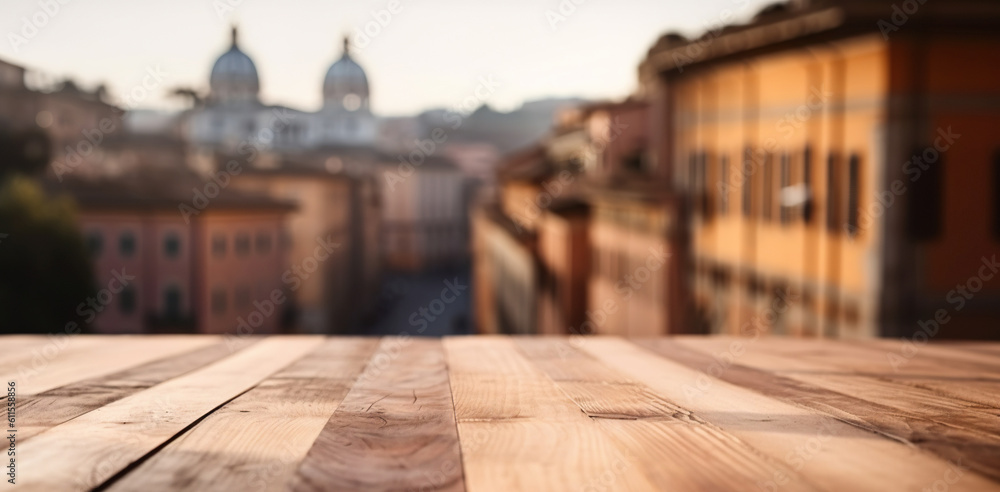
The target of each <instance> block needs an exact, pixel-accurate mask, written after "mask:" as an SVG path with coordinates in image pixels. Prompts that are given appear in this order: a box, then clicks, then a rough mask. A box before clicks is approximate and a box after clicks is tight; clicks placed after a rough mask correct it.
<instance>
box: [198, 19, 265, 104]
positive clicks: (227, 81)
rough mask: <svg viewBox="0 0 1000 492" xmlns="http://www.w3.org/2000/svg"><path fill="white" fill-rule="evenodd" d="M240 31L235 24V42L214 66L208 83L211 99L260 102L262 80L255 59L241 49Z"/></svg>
mask: <svg viewBox="0 0 1000 492" xmlns="http://www.w3.org/2000/svg"><path fill="white" fill-rule="evenodd" d="M237 35H238V32H237V30H236V27H235V26H233V35H232V36H233V37H232V40H233V43H232V45H231V46H230V47H229V51H227V52H225V53H223V54H222V56H220V57H219V59H218V60H216V61H215V65H213V66H212V75H211V76H209V79H208V84H209V87H210V88H211V93H210V94H209V99H210V100H211V101H212V102H217V103H224V104H240V103H243V104H247V103H251V104H252V103H259V101H258V99H257V96H258V94H259V93H260V80H259V79H258V77H257V66H256V65H254V63H253V60H251V59H250V57H249V56H248V55H247V54H246V53H244V52H243V51H241V50H240V47H239V44H238V43H237V41H238V36H237Z"/></svg>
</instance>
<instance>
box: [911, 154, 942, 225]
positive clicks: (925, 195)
mask: <svg viewBox="0 0 1000 492" xmlns="http://www.w3.org/2000/svg"><path fill="white" fill-rule="evenodd" d="M922 152H923V150H922V149H920V150H917V151H916V152H915V153H914V155H920V153H922ZM925 164H926V165H927V166H928V167H927V169H925V170H923V171H922V172H921V173H920V176H919V177H917V180H916V181H912V182H910V191H909V193H908V195H909V196H910V201H909V211H908V213H907V220H906V222H907V229H908V231H907V232H908V233H909V234H908V235H909V236H910V239H912V240H914V241H927V240H930V239H934V238H936V237H937V236H938V235H940V234H941V215H942V214H941V212H942V207H943V205H944V202H943V200H942V198H943V196H942V194H943V193H942V188H943V185H944V183H943V180H944V173H943V172H942V171H943V169H942V168H943V166H944V161H943V156H939V158H938V160H937V162H932V163H931V162H928V163H925Z"/></svg>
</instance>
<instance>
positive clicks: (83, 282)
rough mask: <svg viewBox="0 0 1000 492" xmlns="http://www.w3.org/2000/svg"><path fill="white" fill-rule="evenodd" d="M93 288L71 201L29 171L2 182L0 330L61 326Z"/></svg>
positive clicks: (74, 317) (32, 330)
mask: <svg viewBox="0 0 1000 492" xmlns="http://www.w3.org/2000/svg"><path fill="white" fill-rule="evenodd" d="M93 292H94V278H93V273H92V271H91V265H90V261H89V257H88V253H87V248H86V246H85V244H84V241H83V238H82V236H81V234H80V232H79V230H78V227H77V221H76V216H75V211H74V207H73V204H72V202H71V201H70V200H68V199H65V198H61V199H52V198H50V197H48V196H46V194H45V193H44V192H43V190H42V189H41V188H40V187H39V185H38V184H37V183H36V182H35V181H33V180H32V179H30V178H27V177H23V176H17V175H13V176H9V177H7V178H6V179H5V180H3V181H2V182H0V332H5V333H49V332H52V333H57V332H64V331H65V329H66V327H67V324H68V323H71V322H75V323H81V320H80V319H79V318H80V316H79V315H78V314H77V313H76V310H77V306H78V305H80V304H81V303H83V302H85V301H86V300H87V297H88V296H91V295H92V294H93Z"/></svg>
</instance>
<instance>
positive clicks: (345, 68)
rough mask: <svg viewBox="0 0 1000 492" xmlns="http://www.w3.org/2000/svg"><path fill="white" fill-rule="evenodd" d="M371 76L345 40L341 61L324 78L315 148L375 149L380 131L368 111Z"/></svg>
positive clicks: (314, 132) (314, 135)
mask: <svg viewBox="0 0 1000 492" xmlns="http://www.w3.org/2000/svg"><path fill="white" fill-rule="evenodd" d="M369 96H370V93H369V90H368V76H367V75H366V74H365V70H364V69H363V68H361V65H358V62H356V61H354V59H353V58H352V57H351V46H350V41H348V39H347V37H346V36H345V37H344V51H343V53H342V54H341V56H340V59H339V60H337V61H336V62H334V63H333V65H330V69H329V70H327V71H326V77H324V78H323V108H322V109H321V110H320V111H319V112H318V113H316V114H315V115H314V116H313V125H314V126H313V132H312V136H313V138H314V140H313V142H312V143H313V144H314V145H319V146H324V145H348V146H351V145H374V143H375V137H376V134H377V131H378V128H377V124H376V120H375V117H374V116H373V115H372V112H371V110H370V109H369Z"/></svg>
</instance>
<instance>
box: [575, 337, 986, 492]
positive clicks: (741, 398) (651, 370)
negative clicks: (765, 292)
mask: <svg viewBox="0 0 1000 492" xmlns="http://www.w3.org/2000/svg"><path fill="white" fill-rule="evenodd" d="M638 343H639V344H640V345H642V347H640V346H637V345H636V344H633V343H630V342H626V341H624V340H620V339H593V340H589V341H588V343H587V344H585V345H584V346H582V347H581V348H582V350H584V351H585V352H587V353H589V354H591V355H593V356H594V357H595V358H596V359H598V360H600V361H602V362H604V363H605V364H607V365H608V366H609V367H612V368H615V369H617V370H619V371H620V372H622V373H624V374H626V375H627V376H629V377H633V378H634V379H636V380H638V381H641V382H643V383H644V384H647V385H648V386H649V387H650V388H652V389H654V390H655V391H657V393H658V394H660V395H663V396H664V397H666V398H670V399H672V400H674V401H677V402H678V403H679V404H681V405H684V406H685V407H686V408H689V409H690V410H691V411H692V412H694V413H695V414H696V415H698V416H700V417H701V418H702V419H704V420H705V421H707V422H709V423H711V424H713V425H715V426H717V427H719V428H721V429H722V430H723V431H725V432H727V433H729V434H731V435H733V436H735V437H737V438H739V439H740V440H742V441H743V442H746V443H747V444H748V445H750V446H752V447H753V448H755V449H757V450H759V451H760V452H761V453H763V454H766V455H768V456H769V457H770V458H772V459H777V460H780V461H781V462H782V463H783V464H784V465H786V466H789V467H791V468H792V469H793V470H794V471H796V472H797V473H798V474H799V475H800V476H802V477H804V478H805V479H806V480H808V481H809V482H810V483H812V484H815V485H816V486H819V487H822V488H823V489H825V490H832V491H837V490H871V491H879V490H914V491H919V490H923V489H925V488H927V487H933V486H934V484H935V483H936V482H937V481H938V480H943V479H944V478H945V477H948V476H952V475H954V474H955V466H956V464H953V463H949V462H947V461H945V460H943V459H940V458H938V457H936V456H933V455H931V454H930V453H926V452H924V451H920V450H919V449H917V448H915V447H913V446H907V445H905V444H903V443H900V442H899V441H895V440H892V439H888V438H886V437H884V436H881V435H878V434H874V433H872V432H869V431H865V430H863V429H859V428H858V427H856V426H853V425H850V424H847V423H845V422H843V421H841V420H840V419H839V418H838V417H836V416H832V415H829V414H826V413H824V412H819V411H816V410H813V409H810V408H804V407H801V406H799V405H795V404H792V403H787V402H785V401H782V400H780V399H779V398H774V397H772V396H768V395H766V394H764V393H762V392H761V391H762V390H763V389H764V388H761V387H759V386H758V385H757V382H758V379H759V378H760V376H761V374H760V373H759V372H758V373H748V372H743V371H740V370H738V369H737V370H734V367H735V366H733V365H727V364H725V363H723V364H720V363H719V361H718V359H716V358H713V357H705V356H704V355H703V354H699V353H691V352H690V351H684V350H680V351H675V350H671V349H670V348H671V347H670V344H671V343H675V342H669V341H665V340H659V339H658V340H647V341H639V342H638ZM957 465H958V466H959V467H960V466H961V464H957ZM760 485H761V487H762V488H764V489H766V490H771V489H780V490H789V489H790V490H794V489H795V488H797V487H799V483H797V482H794V481H792V480H791V479H790V478H789V477H788V476H786V475H784V474H783V473H781V472H780V471H779V470H775V473H773V474H772V478H771V480H769V481H767V482H765V483H763V484H760ZM948 486H949V490H952V491H955V490H1000V485H998V484H997V483H996V482H993V481H991V480H989V479H988V478H986V477H983V476H981V475H978V474H976V473H973V472H971V471H968V470H965V471H964V472H963V474H962V475H961V479H960V480H959V481H957V482H955V483H952V484H948Z"/></svg>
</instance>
